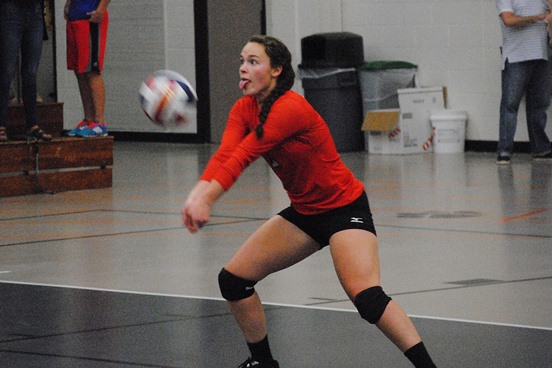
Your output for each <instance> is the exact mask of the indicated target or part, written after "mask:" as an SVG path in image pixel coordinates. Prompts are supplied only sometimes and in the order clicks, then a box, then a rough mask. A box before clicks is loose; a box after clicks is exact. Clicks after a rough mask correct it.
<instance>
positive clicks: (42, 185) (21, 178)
mask: <svg viewBox="0 0 552 368" xmlns="http://www.w3.org/2000/svg"><path fill="white" fill-rule="evenodd" d="M62 106H63V105H62V104H41V105H39V116H40V122H41V126H42V127H43V129H44V130H45V131H47V132H48V133H50V134H52V135H53V136H54V138H53V139H52V140H51V141H49V142H46V141H36V140H18V141H9V142H6V143H0V197H8V196H17V195H27V194H38V193H57V192H64V191H69V190H84V189H99V188H109V187H111V186H112V176H113V172H112V168H111V166H112V165H113V137H110V136H108V137H95V138H70V137H63V136H62V133H63V108H62ZM60 107H61V109H60ZM22 109H23V107H22V106H11V107H10V116H11V117H14V116H15V117H17V119H13V118H10V123H9V125H10V126H11V127H8V135H9V136H16V135H22V134H24V133H25V124H24V121H25V120H24V115H22V114H23V110H22Z"/></svg>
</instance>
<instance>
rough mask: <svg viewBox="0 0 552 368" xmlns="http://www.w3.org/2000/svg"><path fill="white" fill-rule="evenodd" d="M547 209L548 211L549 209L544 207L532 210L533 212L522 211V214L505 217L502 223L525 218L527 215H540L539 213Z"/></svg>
mask: <svg viewBox="0 0 552 368" xmlns="http://www.w3.org/2000/svg"><path fill="white" fill-rule="evenodd" d="M546 211H548V209H546V208H542V209H540V210H536V211H531V212H527V213H522V214H521V215H517V216H512V217H506V218H505V219H503V220H502V223H503V224H504V223H506V222H509V221H513V220H519V219H522V218H525V217H530V216H533V215H538V214H539V213H543V212H546Z"/></svg>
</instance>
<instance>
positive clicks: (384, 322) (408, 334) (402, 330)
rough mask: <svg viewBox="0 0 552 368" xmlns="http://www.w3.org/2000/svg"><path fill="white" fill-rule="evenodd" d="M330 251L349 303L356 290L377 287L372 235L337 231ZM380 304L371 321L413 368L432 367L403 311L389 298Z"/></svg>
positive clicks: (376, 255)
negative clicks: (380, 312)
mask: <svg viewBox="0 0 552 368" xmlns="http://www.w3.org/2000/svg"><path fill="white" fill-rule="evenodd" d="M330 251H331V254H332V259H333V262H334V266H335V270H336V272H337V276H338V278H339V280H340V282H341V285H342V286H343V288H344V289H345V292H346V293H347V295H348V296H349V298H350V299H351V300H352V301H353V302H355V298H356V297H357V296H358V295H359V294H360V293H362V292H364V291H366V290H368V289H370V288H373V287H378V286H380V265H379V255H378V242H377V238H376V236H375V235H374V234H372V233H370V232H368V231H364V230H356V229H351V230H344V231H340V232H338V233H336V234H334V235H333V236H332V237H331V239H330ZM378 295H379V296H380V297H381V296H382V295H383V296H385V295H384V294H381V293H379V294H378ZM385 297H386V296H385ZM386 298H387V297H386ZM380 300H381V299H380ZM375 303H377V302H375ZM355 305H356V303H355ZM383 305H384V309H383V313H382V314H381V316H378V318H376V321H375V322H373V323H375V325H376V326H377V327H378V329H380V330H381V331H382V332H383V333H384V334H385V336H387V337H388V338H389V339H390V340H391V341H392V342H393V343H394V344H395V345H396V346H397V347H398V348H399V349H400V350H401V351H402V352H403V353H405V355H406V356H407V357H408V358H409V359H410V360H411V361H412V363H414V365H415V366H416V367H434V365H433V362H432V361H431V358H430V357H429V354H427V351H426V350H425V348H424V347H423V344H421V338H420V335H419V334H418V331H417V330H416V328H415V327H414V324H413V323H412V321H411V320H410V318H409V317H408V316H407V315H406V313H405V312H404V311H403V310H402V309H401V307H400V306H399V305H398V304H397V303H396V302H395V301H393V300H391V301H389V302H388V304H387V305H385V304H383ZM369 307H370V308H371V307H372V306H369ZM357 308H358V305H357ZM361 314H362V312H361ZM413 347H414V349H413V350H411V348H413ZM413 353H414V354H413ZM412 355H415V356H414V357H412Z"/></svg>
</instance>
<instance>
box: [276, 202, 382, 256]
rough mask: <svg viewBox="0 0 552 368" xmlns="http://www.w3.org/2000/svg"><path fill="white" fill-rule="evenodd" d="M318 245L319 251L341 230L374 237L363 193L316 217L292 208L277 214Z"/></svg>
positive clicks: (374, 232)
mask: <svg viewBox="0 0 552 368" xmlns="http://www.w3.org/2000/svg"><path fill="white" fill-rule="evenodd" d="M278 215H280V216H282V217H283V218H285V219H286V220H288V221H289V222H291V223H292V224H294V225H295V226H297V227H298V228H299V229H301V230H303V231H304V232H305V233H306V234H307V235H309V236H310V237H311V238H313V239H314V240H316V241H317V242H318V244H320V249H322V248H324V247H325V246H327V245H329V244H330V237H331V236H332V235H333V234H335V233H337V232H338V231H341V230H347V229H362V230H366V231H369V232H371V233H373V234H374V235H376V228H375V227H374V221H373V220H372V212H371V211H370V205H369V204H368V196H367V195H366V192H363V193H362V195H361V196H360V197H358V198H357V199H356V200H355V201H353V202H352V203H350V204H348V205H346V206H343V207H340V208H336V209H333V210H330V211H327V212H324V213H320V214H317V215H303V214H300V213H299V212H297V211H296V210H295V209H293V207H291V206H290V207H288V208H286V209H284V210H283V211H281V212H280V213H278Z"/></svg>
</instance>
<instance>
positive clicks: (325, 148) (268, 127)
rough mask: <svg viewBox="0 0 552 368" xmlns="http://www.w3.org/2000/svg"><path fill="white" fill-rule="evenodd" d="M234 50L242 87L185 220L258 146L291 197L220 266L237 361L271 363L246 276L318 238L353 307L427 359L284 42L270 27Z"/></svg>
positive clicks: (421, 363) (258, 275)
mask: <svg viewBox="0 0 552 368" xmlns="http://www.w3.org/2000/svg"><path fill="white" fill-rule="evenodd" d="M240 59H241V66H240V69H239V74H240V78H241V79H240V83H239V87H240V89H241V90H242V91H243V94H244V96H243V97H242V98H240V99H239V100H238V101H237V102H236V103H235V105H234V106H233V107H232V109H231V111H230V114H229V117H228V122H227V125H226V129H225V131H224V134H223V137H222V143H221V145H220V147H219V149H218V150H217V152H216V153H215V154H214V155H213V157H212V158H211V160H210V161H209V163H208V165H207V167H206V168H205V170H204V172H203V174H202V175H201V177H200V180H199V181H198V183H197V184H196V185H195V186H194V188H193V189H192V191H191V192H190V194H189V196H188V198H187V200H186V202H185V204H184V206H183V208H182V220H183V223H184V226H186V228H188V230H189V231H190V232H192V233H195V232H197V231H198V230H199V229H200V228H201V227H202V226H203V225H204V224H206V223H207V222H209V218H210V213H211V207H212V206H213V204H214V203H215V202H216V200H217V199H218V198H219V197H220V196H221V195H222V194H223V193H224V192H225V191H227V190H228V189H230V187H231V186H232V184H234V182H235V181H236V180H237V178H238V176H239V175H240V174H241V172H242V171H243V170H244V169H245V168H246V167H247V166H248V165H249V164H250V163H251V162H253V161H254V160H255V159H257V158H258V157H260V156H262V157H263V158H264V159H265V160H266V161H267V162H268V163H269V165H270V166H271V168H272V170H274V172H275V173H276V175H277V176H278V177H279V178H280V180H281V181H282V183H283V186H284V188H285V190H286V191H287V194H288V196H289V198H290V200H291V205H290V206H289V207H288V208H286V209H284V210H283V211H281V212H280V213H278V214H277V215H276V216H274V217H272V218H271V219H269V220H268V221H267V222H266V223H264V224H263V225H262V226H261V227H260V228H259V229H258V230H257V231H255V232H254V233H253V234H252V235H251V237H250V238H249V239H247V240H246V242H245V243H244V244H243V245H242V246H241V247H240V248H239V250H238V251H237V252H236V254H235V255H234V256H233V257H232V259H231V260H230V261H229V262H228V263H227V264H226V265H225V266H224V268H223V269H222V270H221V272H220V274H219V286H220V289H221V293H222V296H223V297H224V298H225V299H226V300H228V303H229V306H230V309H231V311H232V313H233V315H234V317H235V318H236V321H237V322H238V324H239V326H240V328H241V330H242V331H243V334H244V337H245V340H246V342H247V345H248V347H249V350H250V352H251V357H250V358H248V359H247V360H246V361H245V362H244V363H242V364H241V365H240V367H242V368H246V367H256V368H277V367H279V364H278V362H277V361H276V360H275V359H274V358H273V356H272V353H271V350H270V347H269V343H268V337H267V328H266V319H265V314H264V310H263V307H262V304H261V301H260V299H259V296H258V294H257V293H256V292H255V289H254V285H255V284H256V283H257V282H259V281H260V280H262V279H264V278H265V277H266V276H268V275H269V274H271V273H273V272H277V271H280V270H282V269H285V268H287V267H290V266H292V265H294V264H296V263H298V262H299V261H301V260H303V259H305V258H306V257H308V256H310V255H311V254H313V253H315V252H317V251H318V250H320V249H322V248H323V247H325V246H326V245H329V247H330V253H331V256H332V259H333V263H334V266H335V271H336V273H337V276H338V278H339V280H340V282H341V284H342V286H343V288H344V290H345V292H346V293H347V295H348V296H349V298H350V299H351V300H352V301H353V303H354V305H355V306H356V308H357V309H358V311H359V313H360V315H361V316H362V317H363V318H364V319H366V320H367V321H369V322H370V323H372V324H375V325H376V326H377V327H378V328H379V329H380V330H381V331H382V332H383V333H384V334H385V335H386V336H387V337H388V338H389V339H390V340H391V341H392V342H393V343H394V344H395V345H396V346H397V347H398V348H399V349H400V350H401V351H403V352H404V354H405V355H406V356H407V357H408V358H409V359H410V361H411V362H412V363H413V364H414V366H415V367H424V368H426V367H435V365H434V364H433V362H432V360H431V358H430V356H429V354H428V352H427V350H426V349H425V347H424V345H423V342H422V341H421V338H420V336H419V334H418V332H417V331H416V328H415V327H414V325H413V323H412V321H411V320H410V318H409V317H408V316H407V315H406V313H405V312H404V311H403V310H402V309H401V308H400V307H399V305H398V304H397V303H396V302H395V301H393V300H391V298H389V297H388V296H387V295H386V294H385V292H384V291H383V289H382V288H381V286H380V266H379V256H378V241H377V238H376V231H375V228H374V223H373V221H372V214H371V212H370V207H369V204H368V199H367V196H366V193H365V191H364V185H363V184H362V182H361V181H359V180H358V179H356V178H355V177H354V175H353V174H352V173H351V171H350V170H349V169H348V168H347V167H346V166H345V165H344V163H343V162H342V161H341V159H340V156H339V154H338V153H337V150H336V148H335V144H334V142H333V140H332V137H331V135H330V132H329V130H328V127H327V125H326V124H325V122H324V120H323V119H322V117H321V116H320V115H319V114H318V113H317V112H316V111H315V110H314V109H313V108H312V106H311V105H310V104H309V103H308V102H307V101H306V100H305V99H304V98H303V97H302V96H301V95H299V94H297V93H295V92H293V91H291V87H292V85H293V83H294V80H295V73H294V71H293V67H292V65H291V54H290V52H289V50H288V49H287V47H286V46H285V45H284V44H283V43H282V42H281V41H279V40H278V39H275V38H273V37H269V36H253V37H251V38H250V39H249V41H248V42H247V43H246V44H245V46H244V47H243V49H242V52H241V55H240ZM313 365H314V366H316V364H315V363H313Z"/></svg>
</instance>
